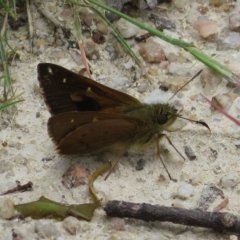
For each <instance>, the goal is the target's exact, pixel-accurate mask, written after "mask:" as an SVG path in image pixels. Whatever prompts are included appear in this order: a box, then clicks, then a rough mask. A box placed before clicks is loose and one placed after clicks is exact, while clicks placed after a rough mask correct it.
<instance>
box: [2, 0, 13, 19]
mask: <svg viewBox="0 0 240 240" xmlns="http://www.w3.org/2000/svg"><path fill="white" fill-rule="evenodd" d="M12 3H13V4H12V5H13V10H12V8H10V7H9V6H8V1H7V3H4V1H0V6H1V5H2V7H3V8H4V10H5V11H6V12H8V14H9V15H10V16H11V17H12V18H16V1H15V0H13V1H12Z"/></svg>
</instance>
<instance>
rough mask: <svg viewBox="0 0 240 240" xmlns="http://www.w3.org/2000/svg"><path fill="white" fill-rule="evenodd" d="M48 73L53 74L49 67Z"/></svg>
mask: <svg viewBox="0 0 240 240" xmlns="http://www.w3.org/2000/svg"><path fill="white" fill-rule="evenodd" d="M48 73H49V74H51V75H52V74H53V71H52V69H51V68H50V67H48Z"/></svg>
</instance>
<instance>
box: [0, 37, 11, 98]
mask: <svg viewBox="0 0 240 240" xmlns="http://www.w3.org/2000/svg"><path fill="white" fill-rule="evenodd" d="M0 57H1V59H2V64H3V69H4V92H3V96H4V98H5V100H7V97H8V95H9V93H10V94H11V97H12V96H13V89H12V85H11V83H12V81H11V78H10V71H9V68H8V64H7V57H6V51H5V48H4V43H3V37H2V35H0Z"/></svg>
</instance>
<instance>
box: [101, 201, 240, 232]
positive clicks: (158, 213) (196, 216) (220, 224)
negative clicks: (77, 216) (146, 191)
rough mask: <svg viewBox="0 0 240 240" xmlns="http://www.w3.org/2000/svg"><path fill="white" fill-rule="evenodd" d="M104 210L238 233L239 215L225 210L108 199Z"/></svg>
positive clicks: (107, 212) (121, 216)
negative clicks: (191, 208) (207, 210)
mask: <svg viewBox="0 0 240 240" xmlns="http://www.w3.org/2000/svg"><path fill="white" fill-rule="evenodd" d="M104 210H105V212H106V214H107V216H109V217H119V218H134V219H139V220H143V221H146V222H155V221H160V222H172V223H175V224H183V225H187V226H194V227H204V228H211V229H214V230H216V231H228V232H234V233H240V216H235V215H233V214H231V213H227V212H221V213H220V212H202V211H198V210H188V209H183V208H177V207H163V206H159V205H151V204H147V203H142V204H139V203H131V202H124V201H116V200H114V201H109V202H108V203H107V204H106V206H105V207H104Z"/></svg>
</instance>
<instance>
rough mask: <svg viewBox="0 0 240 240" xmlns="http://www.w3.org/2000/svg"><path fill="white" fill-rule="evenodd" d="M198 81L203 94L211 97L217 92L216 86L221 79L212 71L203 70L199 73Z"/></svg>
mask: <svg viewBox="0 0 240 240" xmlns="http://www.w3.org/2000/svg"><path fill="white" fill-rule="evenodd" d="M200 80H201V83H202V86H203V90H204V93H205V94H207V95H212V94H213V93H214V92H215V91H216V90H217V86H218V85H219V84H220V82H221V81H222V77H221V76H220V75H219V74H216V73H214V72H213V71H212V70H210V69H208V68H205V69H204V70H203V71H202V73H201V78H200Z"/></svg>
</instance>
